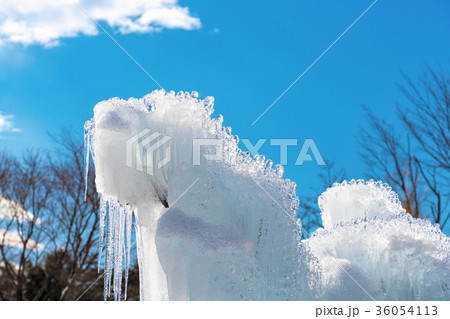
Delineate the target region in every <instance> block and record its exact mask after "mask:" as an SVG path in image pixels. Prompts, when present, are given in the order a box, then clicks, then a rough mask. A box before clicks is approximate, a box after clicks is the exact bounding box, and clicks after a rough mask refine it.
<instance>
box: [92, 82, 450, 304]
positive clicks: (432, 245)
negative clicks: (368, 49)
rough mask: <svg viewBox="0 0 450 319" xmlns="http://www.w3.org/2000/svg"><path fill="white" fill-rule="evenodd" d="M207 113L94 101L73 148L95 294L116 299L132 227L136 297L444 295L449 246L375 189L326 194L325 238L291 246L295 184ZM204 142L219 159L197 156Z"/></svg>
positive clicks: (345, 187)
mask: <svg viewBox="0 0 450 319" xmlns="http://www.w3.org/2000/svg"><path fill="white" fill-rule="evenodd" d="M213 106H214V99H213V98H212V97H207V98H205V99H204V100H200V99H198V94H197V93H196V92H192V93H184V92H180V93H178V94H175V93H174V92H169V93H166V92H164V91H163V90H161V91H154V92H152V93H151V94H149V95H146V96H144V97H143V98H142V99H134V98H131V99H129V100H128V101H125V100H121V99H118V98H114V99H110V100H108V101H103V102H100V103H99V104H97V105H96V107H95V109H94V118H93V119H92V120H90V121H88V122H87V123H86V125H85V140H86V159H87V160H88V159H89V156H90V155H89V154H92V155H93V156H92V157H93V159H94V164H95V169H96V185H97V189H98V191H99V193H100V194H101V198H102V203H101V210H100V216H101V218H100V220H101V225H100V226H101V227H100V228H101V238H102V239H105V240H104V241H103V240H102V241H101V244H100V246H101V251H104V252H105V253H104V255H105V268H106V275H105V294H106V295H109V294H110V290H111V288H112V290H113V291H114V295H115V299H120V298H121V296H122V281H123V277H122V276H123V270H125V277H126V276H127V269H128V265H129V263H130V249H131V248H132V246H133V243H132V240H131V226H132V223H133V219H134V220H135V224H136V235H137V241H136V246H137V250H138V259H139V268H140V281H141V282H140V283H141V299H142V300H311V299H370V298H374V299H376V300H384V299H388V300H396V299H402V300H403V299H447V300H448V299H450V295H449V287H450V286H449V285H450V282H449V281H450V273H449V269H450V261H449V260H450V258H449V251H450V248H449V241H448V237H446V236H445V235H444V234H442V232H441V231H440V229H439V227H438V226H435V225H431V224H430V222H429V221H426V220H420V219H413V218H411V217H409V216H408V215H406V214H405V212H404V210H403V208H402V207H401V204H400V202H399V201H398V197H397V195H396V194H395V193H394V192H393V191H392V190H391V189H390V188H389V187H388V186H387V185H383V184H381V183H380V182H372V181H369V182H363V181H351V182H348V183H347V182H344V183H342V184H335V185H334V186H333V187H331V188H330V189H328V190H327V191H326V192H325V193H324V194H323V195H322V196H321V197H320V198H319V206H320V208H321V210H322V219H323V225H324V229H322V228H321V229H318V230H317V231H316V232H314V233H313V234H311V237H310V239H307V240H303V241H299V238H301V221H300V220H298V219H297V218H296V216H297V215H296V212H297V210H298V206H299V199H298V197H297V196H296V184H295V183H294V182H292V181H290V180H288V179H283V178H282V175H283V167H282V166H280V165H276V166H275V167H273V168H272V161H271V160H266V159H265V158H264V156H263V155H258V156H255V157H254V158H252V157H251V156H250V155H249V153H248V152H242V151H241V150H240V149H239V148H238V141H239V139H238V137H237V136H235V135H232V134H231V128H230V127H225V126H224V125H223V117H222V116H221V115H219V116H217V117H215V118H212V117H211V115H212V113H213ZM157 139H159V141H164V142H160V144H153V145H152V146H150V141H153V140H157ZM163 139H164V140H163ZM199 140H200V141H201V144H202V145H204V146H201V147H200V150H201V154H202V156H200V157H199V158H196V153H195V149H196V148H195V146H193V144H195V142H193V141H199ZM211 140H213V141H216V142H218V144H217V143H216V147H215V146H213V145H209V146H205V141H211ZM130 141H132V142H133V143H132V142H130ZM142 144H146V145H147V147H146V148H142V147H140V145H141V146H142ZM163 144H164V145H163ZM206 144H207V143H206ZM155 145H157V147H156V146H155ZM217 145H220V146H221V149H222V150H223V152H221V154H220V155H221V156H219V160H217V159H215V160H207V159H206V158H205V156H203V155H207V156H208V155H209V156H210V157H213V156H214V155H215V154H216V155H217ZM197 150H198V148H197ZM146 151H147V153H146ZM148 154H150V155H151V156H150V158H149V156H146V155H148ZM169 155H170V160H168V156H169ZM216 157H217V156H216ZM196 160H197V161H198V162H199V163H198V164H199V165H194V164H196ZM130 164H132V165H130ZM158 165H159V166H158ZM155 167H157V169H154V168H155ZM149 168H153V169H152V170H151V171H149ZM125 282H126V280H125Z"/></svg>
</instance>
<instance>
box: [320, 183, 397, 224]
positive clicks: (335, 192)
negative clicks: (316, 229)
mask: <svg viewBox="0 0 450 319" xmlns="http://www.w3.org/2000/svg"><path fill="white" fill-rule="evenodd" d="M319 208H320V210H321V216H322V224H323V227H324V228H326V229H330V228H332V227H333V226H334V225H337V224H339V223H341V222H344V223H345V222H350V221H351V220H352V219H357V218H368V219H370V218H374V217H378V218H384V219H388V218H391V217H395V216H397V215H399V214H401V213H403V212H404V209H403V207H402V205H401V203H400V200H399V199H398V195H397V194H396V193H395V192H394V191H393V190H392V188H391V187H389V185H387V184H383V183H382V182H381V181H378V182H374V181H372V180H370V181H367V182H364V181H363V180H358V181H355V180H352V181H350V182H347V181H344V182H342V183H341V184H338V183H335V184H334V185H333V187H330V188H328V189H327V191H325V192H324V193H323V194H322V195H320V197H319Z"/></svg>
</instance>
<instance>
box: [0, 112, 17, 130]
mask: <svg viewBox="0 0 450 319" xmlns="http://www.w3.org/2000/svg"><path fill="white" fill-rule="evenodd" d="M13 118H14V115H3V114H2V112H1V111H0V133H1V132H20V130H19V129H18V128H16V127H14V124H13V122H12V119H13Z"/></svg>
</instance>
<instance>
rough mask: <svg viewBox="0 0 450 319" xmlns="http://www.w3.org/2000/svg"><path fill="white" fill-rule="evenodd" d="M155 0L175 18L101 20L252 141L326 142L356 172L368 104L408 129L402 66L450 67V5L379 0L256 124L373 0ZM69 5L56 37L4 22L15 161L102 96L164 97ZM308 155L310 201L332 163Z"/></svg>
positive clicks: (327, 152) (0, 93)
mask: <svg viewBox="0 0 450 319" xmlns="http://www.w3.org/2000/svg"><path fill="white" fill-rule="evenodd" d="M39 1H40V2H43V3H51V2H49V1H47V0H39ZM39 1H38V2H39ZM63 2H64V1H63ZM66 2H67V1H66ZM69 2H70V1H69ZM112 2H114V1H112ZM131 2H133V1H131ZM135 2H136V3H141V2H142V1H138V0H136V1H135ZM155 2H157V3H158V2H161V3H162V4H161V7H160V8H159V9H161V10H162V11H164V10H165V9H167V7H170V8H171V9H173V10H172V11H170V12H169V11H168V13H167V12H166V13H167V14H166V13H164V14H166V15H165V16H163V17H162V18H161V17H157V18H155V19H156V20H154V21H156V22H151V21H153V20H151V21H150V22H149V23H148V24H145V23H144V24H140V25H132V27H129V29H127V30H125V29H124V28H125V26H127V27H128V26H129V24H126V23H125V22H127V21H128V20H126V21H125V22H123V20H120V21H119V22H117V21H115V22H114V23H115V24H114V23H112V24H113V25H115V27H111V25H108V23H106V22H105V21H104V20H106V21H108V20H107V19H108V18H104V20H102V19H103V18H102V17H111V16H114V15H113V14H112V13H111V14H110V12H109V11H108V12H107V14H110V15H107V14H106V13H104V12H102V11H101V10H103V9H105V8H102V7H100V8H97V9H98V10H97V11H98V12H99V13H96V15H98V16H99V20H100V23H101V25H102V26H104V27H105V28H106V30H108V31H109V32H111V34H112V35H113V36H114V38H115V39H116V40H117V41H118V42H119V43H121V44H122V46H123V47H124V48H126V49H127V50H128V51H129V53H130V54H131V55H132V56H133V57H134V58H135V59H136V60H137V61H139V63H140V64H141V65H142V66H143V67H144V68H145V69H146V70H147V71H148V72H149V73H150V74H151V75H152V76H153V77H154V78H155V79H156V80H157V81H158V82H159V83H160V84H161V85H162V86H163V87H164V88H165V89H166V90H175V91H180V90H183V91H192V90H195V91H198V92H199V94H200V97H201V98H204V97H206V96H209V95H212V96H214V97H215V101H216V103H215V110H216V111H215V114H216V115H217V114H222V115H223V116H224V119H225V121H224V124H225V125H227V126H232V128H233V132H234V133H235V134H238V135H239V136H240V137H241V138H249V139H250V140H251V141H254V142H256V140H257V139H259V138H267V139H270V138H298V139H300V140H304V139H306V138H312V139H314V141H315V143H316V145H317V147H318V148H319V150H320V152H321V153H322V155H323V156H324V158H326V159H331V160H334V161H335V162H336V165H337V166H338V167H342V168H345V169H346V170H347V173H348V174H347V175H348V176H347V177H348V178H365V177H366V174H365V172H366V171H367V168H366V167H365V165H364V164H363V163H362V161H361V158H360V156H359V155H358V152H359V150H360V147H359V146H358V144H357V140H356V137H357V135H358V131H359V127H360V126H362V125H365V123H366V121H365V116H364V112H363V110H362V108H361V105H362V104H367V105H369V106H371V107H372V108H373V109H374V111H375V113H376V114H378V115H379V116H381V117H383V118H385V119H387V120H392V121H394V120H395V114H394V113H395V103H396V101H402V97H401V95H400V94H399V92H398V90H397V89H396V87H395V83H398V82H401V76H400V73H399V70H400V69H402V70H404V71H405V72H406V73H408V74H410V75H411V76H412V77H414V76H416V75H418V74H419V73H420V68H421V66H422V65H423V64H424V63H425V62H427V63H430V64H431V65H435V64H436V63H437V62H440V63H441V64H443V65H444V66H448V62H449V52H450V41H449V37H448V34H449V30H450V19H449V14H450V2H448V1H446V0H434V1H417V0H396V1H394V0H379V1H378V2H377V3H376V4H375V5H374V6H373V7H372V9H371V10H370V11H368V12H367V14H366V15H365V16H364V17H363V18H362V19H361V20H360V21H359V22H358V23H356V24H355V25H354V27H353V28H352V29H351V30H350V31H349V32H348V33H347V34H345V35H344V36H343V37H342V39H340V41H339V42H338V43H336V45H334V46H333V47H332V48H331V49H330V50H329V51H328V52H327V53H326V54H325V55H324V56H323V58H322V59H321V60H320V61H319V62H318V63H317V64H316V65H314V66H313V67H312V68H311V70H310V71H309V72H308V73H307V74H306V75H305V76H304V77H302V78H301V79H300V81H299V82H298V83H296V85H295V86H293V87H292V89H291V90H290V91H289V92H287V93H286V95H285V96H283V97H282V98H281V99H280V100H279V101H278V102H277V103H276V104H275V105H274V106H273V107H272V108H271V110H270V111H269V112H267V114H265V115H264V116H263V117H262V118H261V119H260V120H259V121H258V122H257V123H256V124H255V125H253V126H252V125H251V124H252V122H253V121H254V120H255V119H256V118H257V117H258V116H259V115H260V114H261V113H262V112H263V111H264V110H265V109H266V108H267V107H268V106H269V105H270V104H271V103H272V102H273V101H274V100H275V99H276V98H277V97H278V96H279V95H280V94H281V93H282V92H283V91H284V90H285V89H286V88H287V87H288V86H289V85H290V84H291V83H292V82H293V81H294V80H295V79H296V78H297V77H298V76H299V75H300V74H301V73H302V72H303V71H304V70H305V69H306V68H307V67H308V66H309V65H310V64H311V63H312V62H313V61H314V60H315V59H316V58H317V57H318V56H319V55H320V54H321V53H322V52H323V51H324V50H325V49H326V48H327V47H328V46H329V45H330V44H331V43H332V42H333V41H334V40H336V38H337V37H338V36H339V35H340V34H341V33H342V32H343V31H344V30H345V29H346V28H347V27H348V26H349V25H350V24H351V23H352V22H353V21H354V20H355V19H356V18H357V17H358V16H359V15H360V14H361V13H362V12H363V11H364V10H365V9H366V8H367V7H368V6H369V5H370V4H371V3H372V2H373V1H370V0H369V1H362V0H358V1H356V0H353V1H350V0H348V1H336V0H317V1H261V0H259V1H256V0H246V1H205V0H203V1H201V0H192V1H179V2H178V3H177V2H176V1H172V0H167V1H166V2H167V3H169V4H168V5H166V4H164V3H165V2H164V1H162V0H161V1H155ZM81 3H83V2H81ZM10 6H12V4H11V5H10ZM41 8H44V9H45V8H46V7H45V6H43V7H41ZM180 8H181V9H180ZM183 8H184V9H183ZM106 9H108V8H106ZM106 9H105V10H106ZM163 9H164V10H163ZM8 10H9V11H6V10H3V11H2V10H0V12H3V13H2V14H0V25H1V21H2V19H5V12H7V13H6V15H7V14H8V12H12V13H11V14H13V13H14V14H16V16H17V14H18V13H17V11H14V10H15V9H14V8H13V9H11V8H9V9H8ZM39 10H43V9H39ZM58 10H59V9H58ZM61 10H66V11H67V10H69V11H70V10H73V12H72V11H70V14H68V15H67V16H66V15H63V17H64V19H63V18H61V19H59V20H61V21H53V20H52V18H51V17H52V15H51V14H48V15H47V16H48V19H49V20H52V21H51V24H50V26H51V28H50V29H51V30H61V32H59V33H57V32H56V33H55V35H54V37H53V38H51V36H50V37H49V36H48V34H47V35H45V36H38V35H36V36H35V37H34V38H30V37H28V38H27V37H23V34H22V35H21V34H13V35H14V36H15V37H13V35H11V34H12V33H11V32H12V31H11V30H12V29H11V28H10V29H8V30H9V31H8V30H7V31H8V32H9V33H6V32H7V31H5V28H4V25H3V29H2V27H0V137H1V138H0V147H2V148H4V147H6V148H7V149H9V150H11V151H12V152H14V153H20V152H21V151H23V150H24V149H26V148H30V147H33V148H42V147H44V148H45V147H50V146H51V144H50V140H49V138H48V134H47V133H48V132H56V131H57V130H58V129H59V128H60V127H61V126H69V127H71V128H73V129H74V130H78V131H79V132H80V133H81V132H82V129H83V123H84V122H85V121H86V120H87V119H89V118H90V117H91V116H92V109H93V107H94V106H95V104H96V103H97V102H99V101H101V100H104V99H108V98H111V97H115V96H118V97H120V98H125V99H128V98H129V97H141V96H143V95H145V94H147V93H149V92H151V91H153V90H155V89H158V86H157V85H156V84H155V83H154V82H153V81H152V80H151V79H150V78H149V77H148V76H147V75H146V74H145V73H144V72H143V71H142V70H141V69H140V68H139V67H137V66H136V64H134V62H133V61H131V59H130V58H129V57H128V56H127V55H126V54H124V52H123V51H122V50H121V49H120V48H119V47H118V46H117V45H116V44H115V43H114V42H113V41H112V40H111V39H110V38H109V37H108V36H106V35H105V34H104V33H103V32H102V31H101V30H99V29H98V28H96V27H95V25H93V24H92V22H90V21H87V20H82V19H81V18H79V17H80V16H78V15H79V14H81V15H83V14H84V12H82V11H81V9H80V8H79V7H77V6H75V5H72V4H70V6H69V4H67V7H64V8H62V9H61ZM88 10H89V8H88ZM187 10H188V11H187ZM66 11H64V12H66ZM97 11H95V12H97ZM162 11H161V12H162ZM75 12H76V13H75ZM111 12H112V11H111ZM158 12H159V11H158ZM164 12H165V11H164ZM66 13H67V12H66ZM72 14H74V15H75V14H76V15H77V17H78V18H79V19H78V18H77V19H78V20H76V21H78V22H77V23H78V24H76V28H75V27H74V28H75V29H74V30H75V31H73V30H72V31H73V32H72V31H71V30H68V29H67V28H68V26H70V27H71V26H72V25H75V23H69V22H72V20H70V19H72ZM102 14H104V15H102ZM171 14H174V15H173V16H170V15H171ZM177 14H178V15H177ZM16 16H15V17H16ZM168 16H170V17H171V19H172V18H173V19H172V20H171V19H168V18H167V17H168ZM80 19H81V20H80ZM84 19H86V16H85V17H84ZM177 19H178V20H177ZM66 20H67V21H66ZM44 22H46V21H44ZM44 22H42V21H40V20H39V21H37V22H36V24H38V23H44ZM155 26H156V27H155ZM28 27H30V26H28ZM31 27H32V26H31ZM31 27H30V28H31ZM58 28H59V29H58ZM133 28H135V29H136V30H138V28H141V29H139V30H140V32H133V30H134V29H133ZM14 30H15V29H14ZM2 32H3V33H2ZM14 32H15V31H14ZM26 34H29V33H26ZM21 36H22V37H21ZM278 150H279V148H278V147H275V146H270V145H269V143H268V142H267V143H266V144H265V145H264V147H263V148H262V149H261V153H262V154H265V155H266V157H267V158H272V159H273V160H274V162H279V152H278ZM299 151H300V146H297V147H290V151H289V163H288V165H287V166H286V168H285V169H286V175H285V176H286V177H287V178H290V179H292V180H294V181H296V182H297V184H298V188H299V193H300V195H302V194H305V193H307V192H308V190H309V189H310V188H315V189H317V188H318V181H317V176H316V175H317V172H318V170H319V169H318V167H317V166H316V165H315V164H313V163H305V164H304V165H303V166H294V162H295V159H296V156H297V154H298V152H299Z"/></svg>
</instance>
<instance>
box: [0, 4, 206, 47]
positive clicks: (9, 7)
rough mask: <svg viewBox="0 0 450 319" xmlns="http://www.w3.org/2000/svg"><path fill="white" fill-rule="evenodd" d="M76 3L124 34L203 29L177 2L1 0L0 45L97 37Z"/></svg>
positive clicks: (57, 41) (43, 42)
mask: <svg viewBox="0 0 450 319" xmlns="http://www.w3.org/2000/svg"><path fill="white" fill-rule="evenodd" d="M77 2H78V3H79V4H80V5H82V6H83V7H84V8H86V10H87V11H89V13H90V15H91V16H92V18H93V19H95V20H96V21H100V22H105V23H107V24H108V25H109V26H110V27H111V28H114V29H115V30H116V31H117V32H120V33H122V34H127V33H150V32H156V31H161V30H163V29H164V28H167V29H184V30H193V29H198V28H200V27H201V22H200V19H199V18H196V17H193V16H192V15H191V14H190V12H189V8H187V7H181V6H180V5H179V4H178V0H126V1H123V0H108V1H106V0H90V1H83V0H75V1H74V0H58V1H55V0H33V1H30V0H14V1H0V45H2V43H3V44H4V43H8V42H9V43H11V42H12V43H22V44H25V45H30V44H39V45H43V46H46V47H51V46H55V45H58V44H59V41H60V39H61V38H69V37H76V36H79V35H97V34H98V33H99V30H98V27H97V26H96V24H95V23H94V22H93V21H92V20H91V19H90V18H89V17H88V16H87V15H86V14H85V12H83V11H82V10H80V8H79V7H78V5H77Z"/></svg>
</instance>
